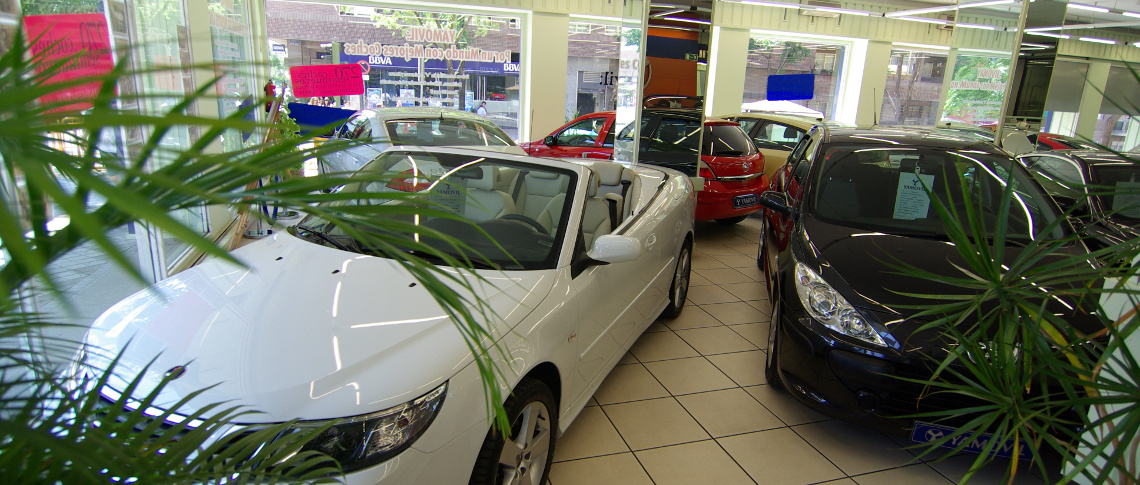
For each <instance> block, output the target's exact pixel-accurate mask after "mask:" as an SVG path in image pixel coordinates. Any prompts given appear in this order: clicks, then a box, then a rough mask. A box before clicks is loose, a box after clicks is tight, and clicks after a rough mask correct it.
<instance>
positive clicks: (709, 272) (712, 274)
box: [697, 268, 756, 285]
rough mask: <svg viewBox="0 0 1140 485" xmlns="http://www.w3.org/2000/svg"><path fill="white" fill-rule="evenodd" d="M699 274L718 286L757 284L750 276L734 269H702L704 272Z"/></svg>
mask: <svg viewBox="0 0 1140 485" xmlns="http://www.w3.org/2000/svg"><path fill="white" fill-rule="evenodd" d="M697 272H698V273H700V274H701V276H704V277H705V278H708V279H709V281H712V282H713V283H715V284H718V285H725V284H729V283H755V282H756V281H755V280H753V279H752V278H749V277H748V276H746V275H745V274H744V273H741V272H739V271H737V270H735V269H732V268H721V269H702V270H699V271H697Z"/></svg>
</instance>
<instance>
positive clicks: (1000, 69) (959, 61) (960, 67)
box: [942, 54, 1009, 126]
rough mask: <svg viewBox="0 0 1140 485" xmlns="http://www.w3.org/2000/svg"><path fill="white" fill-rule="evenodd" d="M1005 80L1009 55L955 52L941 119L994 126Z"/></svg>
mask: <svg viewBox="0 0 1140 485" xmlns="http://www.w3.org/2000/svg"><path fill="white" fill-rule="evenodd" d="M1008 81H1009V57H1008V56H1007V57H998V56H978V55H967V54H958V56H957V58H956V59H955V61H954V74H953V76H952V77H951V78H950V90H949V91H947V93H946V103H945V104H944V105H943V108H942V121H960V122H963V123H969V124H972V125H979V126H981V125H987V126H988V125H994V126H996V125H997V122H998V120H999V119H1000V118H1001V106H1002V98H1003V96H1005V85H1006V83H1007V82H1008Z"/></svg>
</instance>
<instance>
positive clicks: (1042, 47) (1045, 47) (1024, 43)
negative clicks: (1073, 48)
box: [1021, 42, 1053, 49]
mask: <svg viewBox="0 0 1140 485" xmlns="http://www.w3.org/2000/svg"><path fill="white" fill-rule="evenodd" d="M1021 46H1022V47H1033V48H1035V49H1048V48H1050V47H1053V46H1051V45H1045V44H1034V43H1031V42H1022V43H1021Z"/></svg>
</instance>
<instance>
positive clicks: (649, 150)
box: [519, 109, 768, 224]
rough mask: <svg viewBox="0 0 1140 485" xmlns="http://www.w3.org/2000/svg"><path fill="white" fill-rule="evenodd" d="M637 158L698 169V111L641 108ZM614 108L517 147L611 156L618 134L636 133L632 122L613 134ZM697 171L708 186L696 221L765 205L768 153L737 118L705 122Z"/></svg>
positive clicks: (728, 217) (726, 219)
mask: <svg viewBox="0 0 1140 485" xmlns="http://www.w3.org/2000/svg"><path fill="white" fill-rule="evenodd" d="M641 123H642V133H641V143H640V145H639V146H640V148H639V151H640V153H639V154H638V161H639V163H647V164H650V165H660V166H664V167H669V168H673V169H677V170H680V171H682V172H685V173H694V172H697V171H698V170H696V169H695V167H694V166H693V165H694V164H695V160H696V157H694V156H693V155H695V154H696V153H697V144H698V137H697V129H698V127H699V126H700V114H699V112H693V111H691V110H678V109H645V110H643V111H642V120H641ZM613 125H614V112H613V111H602V112H598V113H590V114H588V115H583V116H579V117H578V118H575V119H574V120H573V121H571V122H569V123H567V124H565V125H563V126H562V127H561V128H559V129H557V130H554V132H552V133H551V134H550V135H548V136H546V137H545V138H543V139H542V140H536V141H532V142H526V143H521V144H519V146H520V147H521V148H522V149H523V150H526V152H527V153H528V154H530V155H533V156H539V157H558V158H607V159H608V158H612V157H613V151H614V140H615V138H622V137H626V138H632V134H631V133H632V131H633V125H632V124H630V125H628V126H626V127H625V129H623V130H622V132H621V133H620V134H618V135H617V136H615V134H614V131H613V128H614V126H613ZM700 153H701V157H700V159H701V162H702V163H701V164H700V165H701V166H700V169H699V175H700V176H701V177H702V178H704V179H705V185H704V188H703V189H702V190H701V191H700V192H697V212H696V219H697V220H698V221H712V220H715V221H717V222H721V223H725V224H735V223H737V222H740V221H743V220H744V218H745V217H748V214H751V213H753V212H756V211H758V210H761V209H762V208H761V206H760V205H759V196H760V194H761V193H762V192H764V191H765V190H768V177H767V176H765V175H764V155H763V154H761V153H760V152H759V151H758V150H757V149H756V145H755V144H754V143H753V142H752V139H751V138H749V137H748V135H747V134H745V133H744V131H743V130H742V129H741V128H740V124H739V123H737V122H735V121H728V120H723V119H720V118H708V119H705V121H704V135H703V146H701V147H700Z"/></svg>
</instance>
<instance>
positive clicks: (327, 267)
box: [87, 234, 553, 422]
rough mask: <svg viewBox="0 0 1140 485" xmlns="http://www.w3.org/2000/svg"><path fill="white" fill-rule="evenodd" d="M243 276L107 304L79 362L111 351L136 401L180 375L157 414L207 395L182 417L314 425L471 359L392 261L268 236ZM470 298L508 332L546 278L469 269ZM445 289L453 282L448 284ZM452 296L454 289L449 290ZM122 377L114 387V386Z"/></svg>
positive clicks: (225, 266)
mask: <svg viewBox="0 0 1140 485" xmlns="http://www.w3.org/2000/svg"><path fill="white" fill-rule="evenodd" d="M233 255H234V256H235V257H236V258H237V259H238V260H240V261H242V262H243V263H245V264H246V265H247V268H241V267H238V266H235V265H233V264H231V263H227V262H224V261H221V260H211V261H208V262H205V263H203V264H201V265H199V266H197V267H194V268H192V269H189V270H187V271H184V272H182V273H180V274H178V275H176V276H174V277H171V278H168V279H166V280H164V281H162V282H160V283H159V284H157V285H155V286H153V287H151V288H150V289H147V290H143V291H141V292H139V293H136V294H135V295H133V296H131V297H129V298H127V299H125V300H123V301H121V302H119V303H118V304H116V305H115V306H113V307H112V308H110V309H109V310H107V311H106V312H105V313H104V314H103V315H102V316H100V317H99V318H98V319H97V320H96V321H95V323H94V324H93V326H92V328H91V331H90V332H88V335H87V344H89V345H90V346H92V347H93V348H94V349H100V350H91V351H89V357H88V362H89V363H91V364H92V365H94V366H96V367H104V366H105V365H106V363H107V362H108V360H107V359H108V358H110V357H113V356H114V355H115V354H117V353H118V352H120V351H122V352H123V358H122V360H121V362H120V363H119V368H118V370H117V372H116V374H117V375H121V376H124V377H126V378H127V379H129V378H131V377H133V376H134V375H137V373H138V372H139V371H141V369H142V368H143V367H144V366H146V365H147V364H148V363H149V362H151V360H152V359H153V360H154V363H153V364H151V365H150V368H149V370H148V372H147V376H146V379H145V382H144V383H143V385H142V386H140V391H139V392H136V393H135V395H136V396H140V397H141V396H142V395H143V394H142V393H143V392H147V391H149V390H150V389H152V388H153V387H152V386H154V385H155V384H156V383H157V382H158V381H159V380H161V379H162V377H163V375H164V374H166V373H167V371H168V370H170V369H172V368H174V367H175V366H186V372H185V374H184V375H183V376H182V377H181V378H178V379H176V380H173V381H171V382H170V384H169V385H168V387H167V389H166V390H165V391H164V394H163V396H162V398H161V400H160V402H157V403H156V405H158V406H160V407H169V406H170V405H171V404H173V403H174V402H177V401H178V400H179V399H182V398H184V397H185V396H186V395H188V394H189V393H191V392H194V391H197V390H200V389H204V388H206V387H208V386H211V385H216V386H215V387H213V388H212V389H210V390H208V391H206V392H205V393H203V394H202V395H201V396H199V397H197V398H195V399H194V400H192V401H191V405H190V408H191V409H194V408H196V407H199V406H202V405H205V404H208V403H216V402H222V401H228V402H229V403H230V404H233V405H246V406H250V408H252V409H255V410H259V411H263V412H265V413H266V414H259V415H253V416H252V417H251V418H249V419H244V420H243V421H246V422H277V421H284V420H288V419H293V418H302V419H324V418H336V417H345V416H354V415H359V414H365V413H369V412H374V411H378V410H380V409H384V408H387V407H390V406H393V405H397V404H400V403H403V402H406V401H409V400H411V399H413V398H415V397H417V396H419V395H421V394H423V393H425V392H427V391H430V390H431V389H433V388H434V387H435V386H437V385H438V384H440V383H441V382H443V381H444V380H446V379H448V378H450V377H451V376H452V375H454V374H455V373H456V372H458V371H459V370H460V369H462V368H463V367H464V366H465V365H467V364H468V363H469V362H471V359H472V356H471V353H470V351H469V350H468V348H467V346H466V345H465V344H464V341H463V338H462V337H461V335H460V334H459V331H458V330H457V329H456V328H455V323H453V322H452V320H451V319H450V318H448V317H446V316H445V313H444V311H443V310H442V308H441V307H440V306H439V305H438V304H437V303H436V302H435V301H434V300H433V299H432V298H431V296H430V295H429V294H428V293H427V291H425V290H424V289H423V286H422V285H420V284H419V283H418V282H416V280H415V279H414V278H412V276H411V275H410V274H409V273H408V272H407V271H405V270H404V269H403V268H402V267H400V266H399V264H398V263H396V262H394V261H392V260H388V259H384V258H377V257H372V256H364V255H359V254H355V253H349V252H345V251H340V250H336V249H332V248H328V247H324V246H320V245H317V244H313V243H309V242H306V241H303V240H300V239H298V238H295V237H293V236H291V235H288V234H278V235H275V236H274V237H272V238H270V239H266V240H263V241H259V242H257V243H254V244H251V245H249V246H247V247H245V248H242V249H239V250H237V251H235V252H234V253H233ZM479 274H480V275H482V276H483V277H484V278H486V279H487V281H485V282H481V283H479V282H477V283H474V284H475V286H476V288H477V291H476V294H475V295H473V296H474V298H476V299H477V300H481V301H483V302H484V303H486V304H487V305H489V306H490V308H491V309H492V310H493V311H494V312H495V313H496V314H497V315H498V316H499V317H501V319H499V318H496V319H495V320H496V323H494V328H495V329H494V334H495V335H496V336H502V335H503V334H504V333H505V331H507V330H508V329H510V328H513V327H514V326H515V325H516V324H517V323H518V322H520V321H521V320H522V319H523V318H524V317H525V316H526V315H527V314H529V313H530V311H531V309H533V308H534V307H535V306H537V304H538V302H540V301H541V300H542V299H543V298H544V297H545V296H546V294H547V293H548V292H549V291H550V288H551V286H552V281H553V271H516V272H499V271H480V272H479ZM451 286H453V287H456V286H457V285H454V284H452V285H451ZM460 291H461V294H463V293H462V291H463V290H460ZM125 382H126V381H125V380H124V379H122V378H113V379H112V381H111V382H110V384H111V387H112V388H115V389H118V390H122V389H124V387H125Z"/></svg>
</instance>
